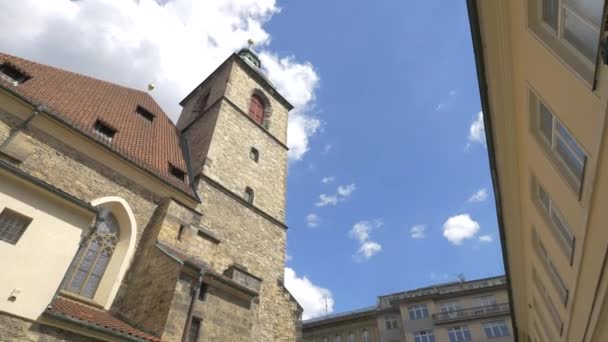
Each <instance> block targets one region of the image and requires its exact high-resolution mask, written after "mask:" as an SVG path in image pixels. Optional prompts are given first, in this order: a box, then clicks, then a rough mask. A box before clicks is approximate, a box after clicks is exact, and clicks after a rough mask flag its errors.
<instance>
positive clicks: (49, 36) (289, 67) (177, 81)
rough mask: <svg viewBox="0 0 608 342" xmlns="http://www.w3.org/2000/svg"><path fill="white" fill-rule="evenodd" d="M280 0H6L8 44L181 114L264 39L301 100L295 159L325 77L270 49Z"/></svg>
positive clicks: (271, 65) (0, 17)
mask: <svg viewBox="0 0 608 342" xmlns="http://www.w3.org/2000/svg"><path fill="white" fill-rule="evenodd" d="M279 12H280V9H279V7H278V6H277V4H276V0H217V1H195V0H170V1H154V0H139V1H120V0H87V1H71V0H23V1H2V2H0V22H2V23H3V24H4V25H5V27H11V34H10V35H9V34H4V35H0V46H2V49H3V52H7V53H10V54H14V55H17V56H20V57H25V58H28V59H33V60H36V61H39V62H42V63H45V64H50V65H53V66H58V67H62V68H65V69H68V70H72V71H76V72H80V73H84V74H87V75H91V76H93V77H96V78H101V79H104V80H108V81H111V82H115V83H119V84H122V85H126V86H129V87H133V88H137V89H142V90H143V89H146V86H147V84H148V83H150V82H154V83H155V85H156V89H155V90H154V91H153V92H152V95H153V96H154V97H155V99H156V100H157V101H158V102H159V103H160V105H161V106H162V107H163V108H164V109H165V111H166V112H167V113H168V115H169V116H170V117H171V118H172V119H173V120H176V119H177V117H178V115H179V113H180V112H181V107H180V106H179V105H178V103H179V101H180V100H181V99H182V98H183V97H185V96H186V95H187V94H188V93H189V92H190V91H191V90H192V89H194V87H195V86H197V85H198V84H199V83H201V82H202V81H203V80H204V79H205V77H207V75H209V74H210V73H211V72H212V71H213V70H214V69H215V68H216V67H217V66H218V65H219V64H220V63H221V62H222V61H223V60H224V59H226V58H227V57H228V56H229V55H230V54H231V53H233V52H234V51H236V50H238V49H239V48H241V47H242V46H244V45H245V42H246V41H247V39H253V40H254V41H255V42H256V44H257V45H256V48H257V49H258V50H260V53H259V55H260V59H261V60H262V62H263V67H264V68H265V69H266V70H267V71H268V77H269V79H270V80H271V81H272V82H274V84H275V85H276V87H277V88H278V90H279V91H280V92H281V93H282V94H283V95H284V96H285V98H287V99H288V100H289V101H290V102H291V103H292V104H293V105H294V106H295V108H294V110H293V111H292V112H291V113H290V116H289V127H288V146H289V147H290V151H289V157H290V159H291V160H298V159H302V157H303V156H304V154H305V153H306V151H308V149H309V139H310V137H311V136H312V135H314V134H315V133H316V132H317V130H318V128H319V126H320V121H319V119H318V118H316V117H315V116H314V115H312V112H313V110H314V105H315V91H316V89H317V87H318V85H319V76H318V74H317V73H316V71H315V70H314V68H313V66H312V65H311V64H310V63H307V62H300V61H297V60H296V59H295V57H293V56H287V57H285V56H278V55H277V54H276V53H273V52H272V51H269V50H268V46H269V43H270V40H271V37H270V34H269V33H268V32H267V31H266V30H265V28H264V25H265V24H266V23H267V22H268V21H269V20H270V19H271V18H272V16H273V15H275V14H277V13H279Z"/></svg>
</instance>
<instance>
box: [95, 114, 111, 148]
mask: <svg viewBox="0 0 608 342" xmlns="http://www.w3.org/2000/svg"><path fill="white" fill-rule="evenodd" d="M93 129H94V130H95V134H96V135H97V137H98V138H100V139H101V140H102V141H103V142H105V143H107V144H110V143H111V142H112V138H114V135H115V134H116V130H115V129H114V128H112V127H110V126H108V125H107V124H105V123H103V122H101V121H100V120H97V121H95V125H94V126H93Z"/></svg>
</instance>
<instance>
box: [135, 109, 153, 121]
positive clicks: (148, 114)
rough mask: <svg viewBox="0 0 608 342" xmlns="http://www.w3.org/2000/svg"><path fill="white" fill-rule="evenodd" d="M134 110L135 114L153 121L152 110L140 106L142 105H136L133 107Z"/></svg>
mask: <svg viewBox="0 0 608 342" xmlns="http://www.w3.org/2000/svg"><path fill="white" fill-rule="evenodd" d="M135 112H136V113H137V114H139V116H141V117H142V118H144V119H146V120H148V121H150V122H152V121H154V114H152V112H150V111H149V110H147V109H146V108H144V107H142V106H137V108H136V109H135Z"/></svg>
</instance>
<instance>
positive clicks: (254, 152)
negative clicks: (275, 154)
mask: <svg viewBox="0 0 608 342" xmlns="http://www.w3.org/2000/svg"><path fill="white" fill-rule="evenodd" d="M249 158H251V160H253V161H254V162H256V163H257V162H258V159H260V152H259V151H258V150H257V149H256V148H255V147H252V148H251V151H249Z"/></svg>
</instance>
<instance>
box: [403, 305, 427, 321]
mask: <svg viewBox="0 0 608 342" xmlns="http://www.w3.org/2000/svg"><path fill="white" fill-rule="evenodd" d="M407 310H408V312H409V316H410V320H416V319H424V318H427V317H429V311H428V310H427V308H426V304H416V305H410V306H408V308H407Z"/></svg>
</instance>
